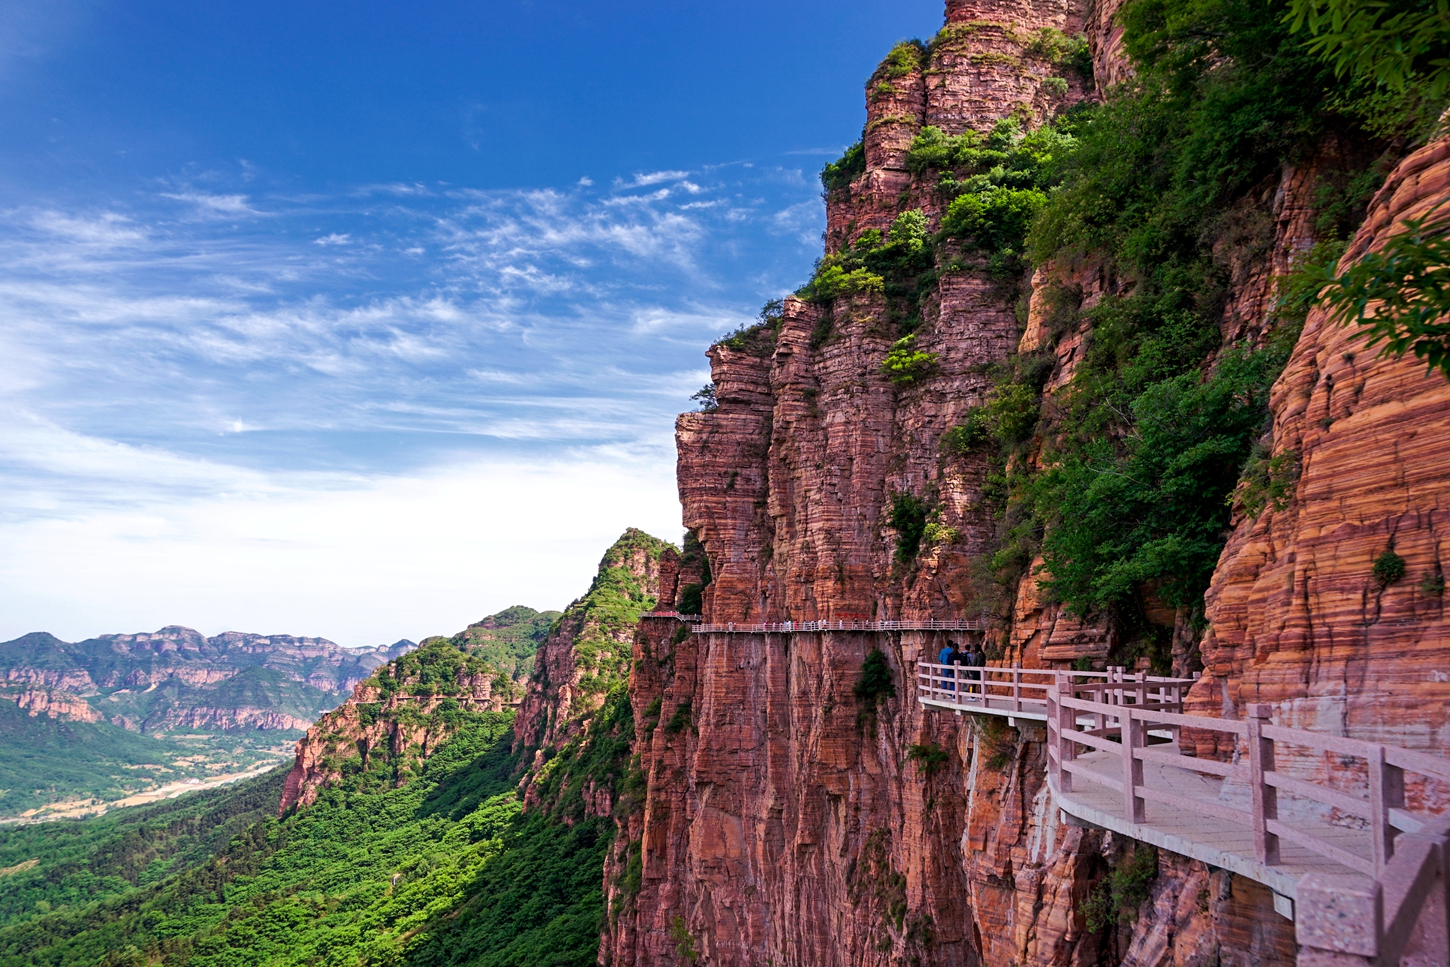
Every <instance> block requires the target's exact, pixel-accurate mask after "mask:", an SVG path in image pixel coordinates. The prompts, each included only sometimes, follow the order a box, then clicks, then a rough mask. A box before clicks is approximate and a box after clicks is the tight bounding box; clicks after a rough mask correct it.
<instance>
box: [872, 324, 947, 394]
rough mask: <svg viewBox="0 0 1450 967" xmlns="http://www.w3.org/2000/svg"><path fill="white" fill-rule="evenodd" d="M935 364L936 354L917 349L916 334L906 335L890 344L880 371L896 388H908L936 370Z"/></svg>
mask: <svg viewBox="0 0 1450 967" xmlns="http://www.w3.org/2000/svg"><path fill="white" fill-rule="evenodd" d="M936 363H937V355H936V353H928V352H922V351H921V350H920V349H917V348H916V334H915V333H908V334H907V335H905V336H902V337H901V338H900V339H898V340H896V342H895V343H894V344H892V346H891V351H890V352H888V353H887V354H886V358H885V359H883V360H882V361H881V371H882V372H883V373H885V374H886V378H887V379H889V380H891V382H893V383H895V384H896V385H897V386H910V385H911V384H912V383H914V382H916V381H917V380H918V379H920V378H921V377H923V376H925V375H927V374H928V373H930V372H931V371H932V370H934V369H936Z"/></svg>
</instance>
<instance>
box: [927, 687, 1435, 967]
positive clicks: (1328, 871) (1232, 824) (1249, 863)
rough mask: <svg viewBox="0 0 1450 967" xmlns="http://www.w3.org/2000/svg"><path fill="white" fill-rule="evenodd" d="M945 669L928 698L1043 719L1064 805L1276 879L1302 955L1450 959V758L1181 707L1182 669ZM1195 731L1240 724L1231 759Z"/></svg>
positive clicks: (1130, 832) (1304, 959)
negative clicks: (1188, 738) (1174, 673)
mask: <svg viewBox="0 0 1450 967" xmlns="http://www.w3.org/2000/svg"><path fill="white" fill-rule="evenodd" d="M945 671H948V669H945V668H943V666H940V665H933V664H930V663H922V664H921V665H919V667H918V678H919V685H918V701H920V702H921V704H922V705H923V706H926V707H936V708H950V709H953V710H958V711H963V712H973V713H985V714H993V715H1008V716H1011V717H1014V718H1022V719H1027V720H1030V721H1045V722H1046V724H1047V738H1048V777H1047V781H1048V787H1049V789H1050V791H1051V793H1052V796H1053V798H1054V800H1055V801H1056V804H1057V806H1058V807H1059V808H1060V809H1061V810H1062V812H1063V813H1064V814H1066V815H1067V816H1069V817H1071V818H1072V819H1073V820H1074V821H1076V822H1077V823H1079V824H1082V825H1088V826H1095V827H1100V828H1103V829H1109V830H1112V831H1113V832H1116V833H1119V834H1120V835H1123V836H1128V837H1131V838H1133V839H1136V840H1139V841H1141V842H1145V843H1151V844H1152V845H1154V846H1159V847H1162V848H1164V849H1167V850H1171V851H1173V852H1175V853H1179V854H1182V855H1184V856H1189V857H1192V858H1194V859H1198V860H1202V861H1203V862H1205V863H1208V864H1210V865H1212V866H1216V867H1220V868H1223V869H1228V870H1232V871H1233V872H1235V873H1239V874H1241V875H1243V876H1246V877H1248V878H1250V879H1252V880H1256V881H1258V882H1260V883H1263V884H1265V885H1267V886H1268V887H1269V888H1270V889H1271V890H1273V891H1274V895H1275V904H1274V905H1275V909H1276V910H1278V911H1279V912H1280V913H1281V914H1283V915H1284V916H1286V917H1289V918H1290V919H1293V920H1294V921H1295V931H1296V935H1297V938H1298V941H1299V944H1300V946H1301V951H1300V964H1301V965H1304V967H1308V965H1315V967H1330V965H1335V967H1339V965H1345V967H1347V965H1361V964H1376V965H1384V967H1390V965H1399V964H1401V963H1402V958H1408V959H1404V960H1403V962H1404V963H1406V964H1415V965H1417V967H1418V965H1426V967H1428V965H1431V964H1438V965H1445V964H1447V963H1450V890H1447V888H1446V884H1447V881H1450V815H1442V816H1437V815H1433V814H1432V813H1431V810H1432V809H1433V808H1435V807H1436V806H1439V807H1441V808H1443V806H1444V804H1445V803H1446V802H1447V800H1450V761H1447V760H1445V759H1442V758H1439V757H1436V756H1430V755H1425V754H1424V753H1419V752H1412V751H1410V750H1407V749H1402V748H1399V747H1396V746H1390V745H1381V744H1377V743H1372V742H1361V741H1358V740H1355V739H1348V738H1343V737H1341V736H1334V735H1325V734H1323V733H1318V732H1307V731H1304V730H1301V729H1290V728H1284V727H1281V726H1276V725H1273V724H1271V723H1270V707H1269V706H1267V705H1250V706H1249V707H1248V710H1247V711H1248V715H1247V717H1246V718H1244V719H1242V720H1233V719H1219V718H1210V717H1206V716H1197V715H1184V714H1182V694H1183V691H1184V690H1185V689H1186V687H1187V684H1188V683H1187V682H1186V681H1185V680H1183V679H1153V678H1150V677H1148V676H1145V675H1142V674H1138V675H1135V676H1131V677H1130V676H1128V675H1126V674H1125V673H1124V672H1123V670H1122V669H1111V670H1109V671H1108V672H1097V673H1087V672H1066V671H1055V670H1047V669H1020V668H1018V669H1000V668H987V669H982V671H983V672H984V673H985V674H986V676H987V677H986V679H985V680H984V682H982V683H981V685H980V686H978V685H977V683H975V682H973V681H971V680H963V679H962V678H960V677H955V678H951V679H948V678H946V677H945V675H944V674H943V673H944V672H945ZM950 671H955V672H960V671H962V669H961V668H959V667H958V668H954V669H950ZM1004 676H1010V681H1006V682H1004ZM1026 679H1031V684H1026V683H1025V680H1026ZM1049 679H1050V682H1049ZM966 686H977V687H979V688H981V687H985V688H986V690H987V692H988V694H987V695H985V696H981V695H974V694H973V693H971V692H966V691H965V690H964V689H965V687H966ZM1007 688H1010V689H1012V693H1011V694H1010V695H1005V696H1004V694H1003V693H1004V689H1007ZM1024 692H1026V693H1027V694H1026V695H1024ZM1009 705H1010V706H1011V709H1010V710H1009V709H1008V706H1009ZM1185 730H1187V731H1188V732H1189V734H1190V735H1191V734H1192V732H1193V731H1195V730H1198V731H1208V732H1218V733H1221V734H1227V735H1231V736H1233V741H1234V745H1235V747H1236V750H1235V754H1234V759H1233V761H1231V762H1220V761H1218V760H1215V759H1200V758H1197V757H1194V756H1187V755H1184V754H1183V751H1182V748H1181V746H1180V741H1181V739H1182V738H1183V733H1184V732H1185ZM1150 804H1151V807H1150Z"/></svg>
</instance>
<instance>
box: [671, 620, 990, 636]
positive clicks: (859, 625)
mask: <svg viewBox="0 0 1450 967" xmlns="http://www.w3.org/2000/svg"><path fill="white" fill-rule="evenodd" d="M986 628H987V622H985V621H980V620H978V621H972V620H968V619H965V618H963V619H955V618H938V619H932V620H928V621H863V620H859V619H850V618H826V619H822V620H820V621H767V622H763V623H760V624H747V623H744V622H735V621H727V622H723V623H720V624H703V623H702V624H698V625H696V626H695V628H694V629H693V630H694V632H695V634H697V635H720V634H725V635H761V634H766V635H778V634H786V635H789V634H801V633H806V632H817V631H985V630H986Z"/></svg>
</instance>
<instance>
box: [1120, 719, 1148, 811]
mask: <svg viewBox="0 0 1450 967" xmlns="http://www.w3.org/2000/svg"><path fill="white" fill-rule="evenodd" d="M1118 721H1119V722H1121V723H1122V726H1123V747H1122V748H1123V752H1122V754H1123V815H1124V816H1125V817H1126V818H1127V820H1128V822H1130V823H1141V822H1143V821H1144V819H1145V816H1144V810H1143V805H1144V804H1143V797H1142V796H1139V795H1138V789H1139V787H1140V786H1142V785H1143V760H1142V759H1140V758H1138V757H1137V756H1136V755H1134V754H1133V753H1134V751H1135V750H1137V749H1141V748H1143V720H1142V719H1140V718H1137V717H1136V716H1134V714H1133V710H1132V709H1129V708H1124V709H1123V714H1122V715H1121V716H1119V718H1118Z"/></svg>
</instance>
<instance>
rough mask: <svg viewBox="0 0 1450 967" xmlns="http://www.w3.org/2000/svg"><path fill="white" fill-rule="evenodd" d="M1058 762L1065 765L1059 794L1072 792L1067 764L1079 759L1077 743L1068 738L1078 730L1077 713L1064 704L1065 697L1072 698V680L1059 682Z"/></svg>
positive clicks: (1058, 787)
mask: <svg viewBox="0 0 1450 967" xmlns="http://www.w3.org/2000/svg"><path fill="white" fill-rule="evenodd" d="M1056 687H1057V699H1058V701H1057V761H1058V762H1059V763H1062V764H1063V768H1062V775H1061V777H1060V778H1059V779H1058V781H1057V789H1058V791H1059V792H1072V773H1071V772H1068V771H1067V763H1069V762H1071V761H1072V760H1074V759H1076V758H1077V743H1076V742H1074V741H1073V740H1072V739H1071V738H1069V737H1068V734H1067V733H1069V732H1073V731H1076V729H1077V712H1076V710H1074V709H1070V708H1068V707H1067V706H1066V705H1063V704H1062V699H1063V697H1064V696H1066V697H1068V698H1071V697H1072V694H1073V691H1072V679H1071V677H1068V678H1058V680H1057V684H1056Z"/></svg>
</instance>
